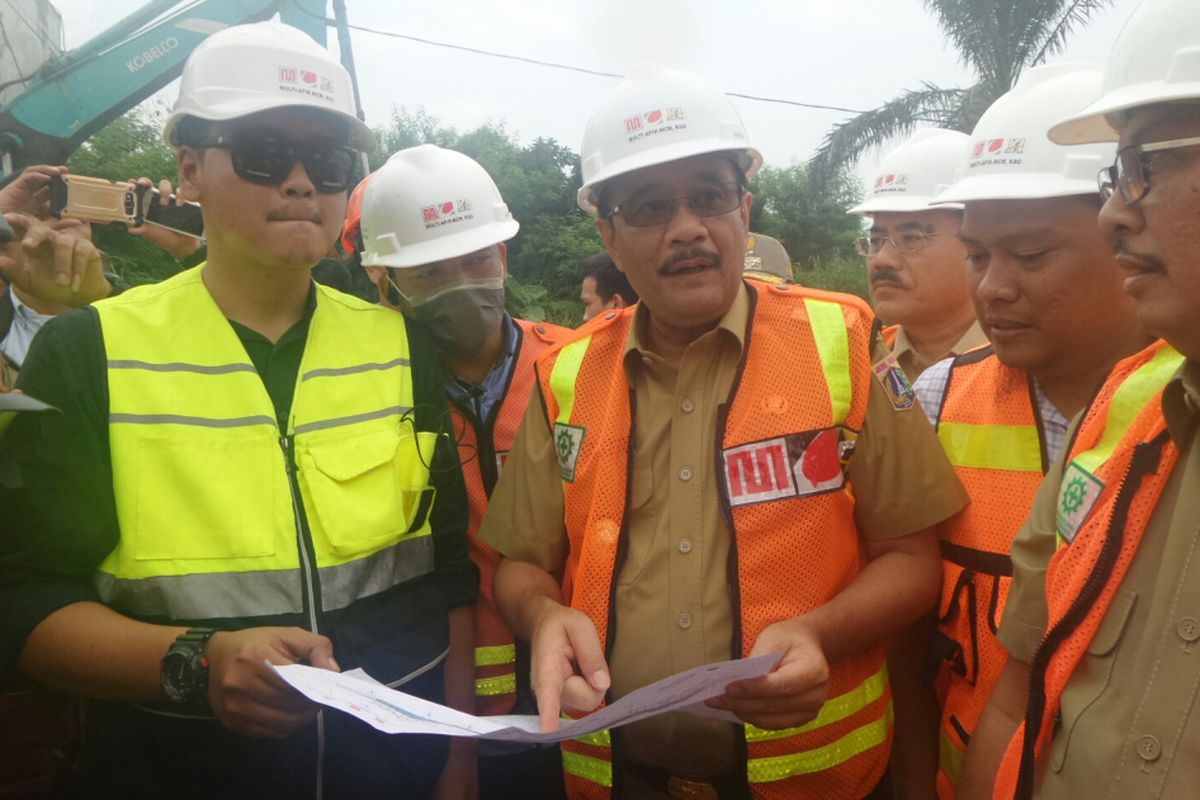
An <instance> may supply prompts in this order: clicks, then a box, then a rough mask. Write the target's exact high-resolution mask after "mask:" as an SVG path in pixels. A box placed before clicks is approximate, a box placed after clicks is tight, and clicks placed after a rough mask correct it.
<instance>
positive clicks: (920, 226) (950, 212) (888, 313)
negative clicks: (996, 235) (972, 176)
mask: <svg viewBox="0 0 1200 800" xmlns="http://www.w3.org/2000/svg"><path fill="white" fill-rule="evenodd" d="M966 141H967V137H966V135H965V134H962V133H959V132H958V131H946V130H939V129H936V128H928V129H925V130H921V131H917V132H916V133H915V134H913V136H912V138H911V139H909V140H908V141H907V142H905V143H904V144H902V145H901V146H900V147H897V148H896V149H895V150H893V151H892V152H891V153H889V154H888V155H887V157H886V158H884V159H883V161H881V162H880V164H879V167H878V168H877V169H876V170H875V173H876V175H875V180H874V182H873V183H872V184H871V185H870V186H869V187H868V189H867V194H866V197H865V198H863V202H862V203H861V204H859V205H857V206H855V207H854V208H852V209H850V211H849V213H851V214H856V215H858V216H863V217H870V218H871V227H870V229H869V230H868V231H867V234H866V235H865V236H862V237H860V238H858V239H856V240H855V242H854V244H855V248H856V249H857V250H858V254H859V255H860V256H864V257H865V258H866V260H867V282H868V285H869V286H870V291H871V305H872V306H873V307H874V308H875V313H876V314H877V315H878V316H879V318H880V319H881V320H886V321H887V322H889V323H891V325H890V326H889V327H887V328H884V329H883V338H884V341H885V342H886V343H887V345H888V347H890V348H891V349H892V353H894V354H895V356H896V360H897V361H899V362H900V366H901V367H902V368H903V369H904V374H905V375H906V376H907V377H908V379H909V380H910V381H915V380H916V379H917V377H918V376H919V375H920V374H921V373H922V372H923V371H924V370H925V368H926V367H928V366H929V365H930V364H932V363H934V362H935V361H940V360H942V359H943V358H946V357H947V356H950V355H958V354H960V353H965V352H966V351H968V350H971V349H973V348H975V347H979V346H980V345H984V344H987V338H986V337H985V336H984V335H983V331H982V330H981V329H980V327H979V323H978V322H977V321H976V320H975V307H974V306H973V305H972V304H971V295H970V292H968V291H967V273H966V269H965V267H964V266H963V262H964V260H965V257H966V252H965V250H964V248H963V246H962V243H961V242H959V241H958V226H959V224H960V223H961V222H962V209H961V208H959V207H957V206H954V205H948V206H933V205H931V204H932V201H933V198H934V197H936V196H937V195H938V193H939V192H941V191H942V190H943V189H945V188H946V187H947V186H949V185H950V184H951V183H953V182H954V179H955V175H956V173H957V171H958V170H959V168H960V167H961V166H962V153H963V150H965V149H966V146H967V145H966Z"/></svg>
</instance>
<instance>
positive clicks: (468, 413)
mask: <svg viewBox="0 0 1200 800" xmlns="http://www.w3.org/2000/svg"><path fill="white" fill-rule="evenodd" d="M447 198H451V199H447ZM346 227H347V230H346V234H347V236H348V237H349V238H350V239H351V241H354V240H357V241H354V243H355V245H356V246H357V247H358V248H359V249H361V250H362V263H363V265H364V266H365V267H366V268H367V269H369V270H372V269H374V270H379V271H380V272H381V273H382V277H381V281H380V293H381V297H383V298H388V296H389V294H390V295H391V297H390V299H388V301H387V302H388V303H389V304H392V305H394V306H395V307H396V308H398V309H399V310H400V311H401V312H403V314H404V315H405V316H406V317H408V318H409V319H412V320H414V321H415V322H417V323H420V324H421V325H422V326H424V327H425V328H426V329H427V330H428V331H429V333H430V335H431V337H432V338H433V342H434V347H435V348H436V350H437V352H438V357H439V359H440V360H441V362H442V366H443V367H445V370H446V377H445V381H444V386H445V389H446V394H447V395H448V397H449V401H450V411H451V420H452V427H453V429H454V435H455V440H456V441H457V443H458V452H459V458H460V460H461V461H462V465H463V475H464V478H465V480H466V484H467V495H468V498H469V501H470V525H469V527H468V537H469V540H470V547H471V559H472V560H473V561H474V562H475V563H476V565H477V566H478V567H479V570H480V574H481V580H480V592H479V595H480V596H479V602H478V603H477V605H476V609H475V680H474V685H475V713H477V714H481V715H496V714H513V713H529V711H530V710H531V709H532V702H531V694H530V691H529V667H528V650H527V648H524V647H522V648H521V650H520V652H518V648H517V645H516V641H515V639H514V637H513V633H512V630H510V629H509V627H508V626H507V625H506V624H505V622H504V619H503V618H502V617H501V616H500V612H499V611H497V610H496V606H495V603H494V602H493V601H492V578H493V576H494V575H495V574H496V568H497V566H498V565H499V563H500V556H499V554H498V553H497V552H496V551H495V550H493V549H492V548H491V547H489V546H488V545H486V544H485V543H484V542H482V541H481V540H480V539H479V538H478V535H477V530H478V527H479V520H480V519H481V518H482V517H483V514H484V512H485V510H486V509H487V506H488V498H489V497H490V496H491V494H492V492H493V491H494V489H495V486H496V481H497V479H498V477H499V475H500V473H501V471H502V469H503V467H504V463H505V461H506V459H507V458H508V453H509V450H510V448H511V447H512V442H513V438H514V437H515V435H516V431H517V427H518V426H519V425H520V422H521V419H522V418H523V417H524V416H525V407H526V404H527V403H528V402H529V397H530V393H531V391H532V389H533V383H534V371H533V364H534V360H535V359H536V358H537V357H538V356H539V355H540V354H541V353H543V352H544V351H545V350H547V349H548V348H549V347H551V346H552V345H553V344H555V343H556V342H558V341H560V340H561V339H562V338H563V337H564V336H565V335H566V333H567V331H566V330H564V329H562V328H559V327H557V326H554V325H547V324H545V323H534V322H527V321H525V320H520V319H513V318H512V317H511V316H509V314H508V312H506V311H505V310H504V277H505V274H506V272H507V259H508V250H507V246H506V242H507V241H508V240H509V239H511V238H512V237H513V236H515V235H516V233H517V230H518V229H519V227H520V226H519V225H518V224H517V221H516V220H515V219H513V217H512V214H511V213H509V210H508V206H507V205H506V204H505V202H504V199H503V198H502V197H501V195H500V190H499V189H498V188H497V187H496V183H495V181H493V180H492V177H491V176H490V175H489V174H488V173H487V171H486V170H485V169H484V168H483V167H482V166H480V165H479V164H478V163H477V162H475V161H474V160H472V159H471V158H470V157H468V156H466V155H463V154H462V153H457V152H455V151H453V150H445V149H443V148H440V147H437V146H435V145H431V144H424V145H420V146H418V147H411V148H408V149H406V150H401V151H400V152H398V153H395V154H394V155H393V156H392V157H391V158H389V159H388V162H387V163H386V164H385V165H384V166H383V167H382V168H381V169H379V170H378V171H377V172H375V173H374V174H373V175H372V176H371V180H370V183H369V185H368V186H367V188H366V189H365V190H364V193H363V196H362V201H361V209H360V212H359V219H353V218H348V219H347V226H346ZM453 747H455V748H468V749H471V750H474V748H475V745H474V743H473V742H471V740H467V739H463V740H456V741H455V743H454V745H453ZM562 791H563V789H562V769H561V761H560V759H559V751H558V748H539V747H529V746H524V747H522V746H514V745H512V744H505V743H489V742H484V743H481V744H480V745H479V795H480V797H482V798H484V800H502V799H503V798H514V800H515V799H516V798H520V799H521V800H541V799H542V798H546V800H552V799H553V798H558V797H561V796H562Z"/></svg>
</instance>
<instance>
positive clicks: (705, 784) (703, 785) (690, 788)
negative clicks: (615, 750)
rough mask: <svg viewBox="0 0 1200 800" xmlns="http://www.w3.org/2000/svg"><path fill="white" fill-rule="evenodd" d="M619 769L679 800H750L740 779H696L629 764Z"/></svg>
mask: <svg viewBox="0 0 1200 800" xmlns="http://www.w3.org/2000/svg"><path fill="white" fill-rule="evenodd" d="M621 769H622V770H624V771H625V772H627V773H628V774H630V775H632V776H633V777H635V778H637V780H639V781H641V782H642V783H644V784H646V785H647V786H649V787H650V788H652V789H655V790H657V791H659V792H662V793H663V794H665V795H666V796H667V797H676V798H679V800H750V789H749V787H748V786H747V784H746V779H745V777H743V776H740V775H739V776H737V777H720V778H696V777H686V776H683V775H674V774H672V773H670V772H667V771H666V770H665V769H659V768H658V767H648V766H646V765H645V764H635V763H633V762H630V761H625V762H622V763H621Z"/></svg>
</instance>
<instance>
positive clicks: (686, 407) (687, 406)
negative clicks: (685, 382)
mask: <svg viewBox="0 0 1200 800" xmlns="http://www.w3.org/2000/svg"><path fill="white" fill-rule="evenodd" d="M679 407H680V409H682V410H683V413H685V414H690V413H692V412H693V411H695V410H696V404H695V403H693V402H692V401H691V398H687V397H685V398H684V399H683V402H682V403H680V404H679Z"/></svg>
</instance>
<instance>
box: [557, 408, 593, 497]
mask: <svg viewBox="0 0 1200 800" xmlns="http://www.w3.org/2000/svg"><path fill="white" fill-rule="evenodd" d="M584 432H585V431H584V429H583V428H581V427H579V426H578V425H567V424H565V423H562V422H556V423H554V454H555V455H556V456H558V474H559V475H561V476H562V479H563V480H564V481H566V482H567V483H573V482H574V481H575V463H576V462H577V461H579V448H581V447H583V434H584Z"/></svg>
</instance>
